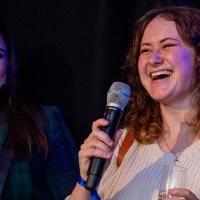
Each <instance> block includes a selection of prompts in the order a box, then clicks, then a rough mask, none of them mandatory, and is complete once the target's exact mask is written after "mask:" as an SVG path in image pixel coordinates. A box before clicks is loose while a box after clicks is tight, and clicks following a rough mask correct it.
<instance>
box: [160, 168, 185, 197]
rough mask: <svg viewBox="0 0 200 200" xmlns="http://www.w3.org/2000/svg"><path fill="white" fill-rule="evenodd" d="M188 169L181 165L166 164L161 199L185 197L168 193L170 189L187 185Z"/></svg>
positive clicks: (162, 179) (163, 172)
mask: <svg viewBox="0 0 200 200" xmlns="http://www.w3.org/2000/svg"><path fill="white" fill-rule="evenodd" d="M186 171H187V169H186V168H184V167H180V166H164V168H163V171H162V177H161V182H160V188H159V197H158V199H159V200H162V199H177V200H180V199H185V198H181V197H176V196H172V195H169V194H168V190H169V189H173V188H185V187H186Z"/></svg>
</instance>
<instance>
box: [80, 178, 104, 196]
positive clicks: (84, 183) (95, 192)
mask: <svg viewBox="0 0 200 200" xmlns="http://www.w3.org/2000/svg"><path fill="white" fill-rule="evenodd" d="M77 183H78V184H79V185H80V186H82V187H84V188H85V186H86V180H84V179H83V178H82V177H81V176H79V177H78V180H77ZM91 200H100V197H99V195H98V194H97V191H96V190H93V191H91Z"/></svg>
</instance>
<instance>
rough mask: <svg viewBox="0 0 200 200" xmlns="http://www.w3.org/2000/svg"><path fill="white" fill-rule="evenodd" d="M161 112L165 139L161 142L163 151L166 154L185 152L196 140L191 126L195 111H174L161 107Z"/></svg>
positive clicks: (162, 138)
mask: <svg viewBox="0 0 200 200" xmlns="http://www.w3.org/2000/svg"><path fill="white" fill-rule="evenodd" d="M161 112H162V116H163V124H164V130H163V134H162V135H163V137H161V138H160V140H159V144H160V147H161V149H162V150H163V151H165V152H169V151H170V150H172V151H173V152H181V151H183V150H184V149H185V148H187V147H188V146H190V145H191V144H192V142H193V141H194V138H195V133H194V131H193V130H192V127H191V126H190V123H191V121H192V119H193V117H194V110H193V109H191V108H189V109H174V108H170V107H166V106H163V105H161ZM166 143H167V144H166Z"/></svg>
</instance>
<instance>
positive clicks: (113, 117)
mask: <svg viewBox="0 0 200 200" xmlns="http://www.w3.org/2000/svg"><path fill="white" fill-rule="evenodd" d="M130 93H131V91H130V87H129V86H128V85H126V84H125V83H122V82H114V83H113V84H112V85H111V87H110V89H109V90H108V92H107V105H106V109H105V112H104V115H103V118H104V119H106V120H108V121H109V125H108V126H106V127H102V128H101V130H102V131H104V132H105V133H106V134H107V135H109V136H110V138H112V137H113V135H114V133H115V131H116V129H117V126H118V123H119V121H120V118H121V114H122V111H123V110H124V108H125V106H126V104H127V103H128V101H129V99H130ZM105 161H106V159H103V158H98V157H92V158H91V161H90V166H89V168H88V172H87V174H88V177H87V181H86V186H85V188H86V189H87V190H89V191H93V190H95V188H96V187H97V185H98V183H99V180H100V178H101V174H102V171H103V168H104V164H105Z"/></svg>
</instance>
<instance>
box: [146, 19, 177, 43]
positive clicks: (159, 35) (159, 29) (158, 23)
mask: <svg viewBox="0 0 200 200" xmlns="http://www.w3.org/2000/svg"><path fill="white" fill-rule="evenodd" d="M171 37H172V38H176V39H180V35H179V33H178V31H177V28H176V24H175V22H174V21H168V20H166V19H164V18H162V17H160V16H158V17H156V18H154V19H153V20H152V21H151V22H150V23H149V24H148V25H147V27H146V29H145V31H144V34H143V37H142V41H144V40H152V39H154V40H155V39H158V40H162V39H164V38H171Z"/></svg>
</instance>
